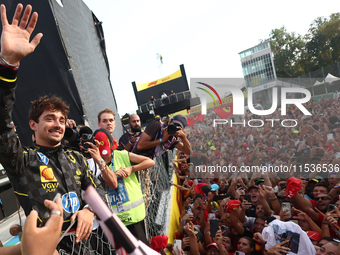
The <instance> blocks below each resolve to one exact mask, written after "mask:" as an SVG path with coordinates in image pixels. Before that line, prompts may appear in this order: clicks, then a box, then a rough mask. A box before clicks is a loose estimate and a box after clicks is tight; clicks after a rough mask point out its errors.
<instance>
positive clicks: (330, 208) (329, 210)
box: [328, 204, 337, 212]
mask: <svg viewBox="0 0 340 255" xmlns="http://www.w3.org/2000/svg"><path fill="white" fill-rule="evenodd" d="M335 207H337V206H336V205H335V204H329V205H328V212H331V211H333V210H334V209H335Z"/></svg>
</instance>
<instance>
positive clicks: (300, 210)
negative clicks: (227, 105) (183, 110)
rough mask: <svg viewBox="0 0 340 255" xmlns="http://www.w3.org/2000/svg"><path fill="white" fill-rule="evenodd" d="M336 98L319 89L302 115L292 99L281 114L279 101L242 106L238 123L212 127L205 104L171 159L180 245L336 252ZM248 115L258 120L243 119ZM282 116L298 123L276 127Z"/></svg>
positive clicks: (207, 249) (192, 249)
mask: <svg viewBox="0 0 340 255" xmlns="http://www.w3.org/2000/svg"><path fill="white" fill-rule="evenodd" d="M339 105H340V103H339V100H337V99H333V98H329V99H325V98H322V97H321V98H320V101H319V102H318V103H317V102H315V101H313V100H311V101H310V102H308V103H306V104H305V105H304V106H305V108H306V109H307V110H308V111H309V112H310V113H311V115H309V116H306V115H303V114H302V113H301V111H300V110H299V109H298V108H296V107H295V106H291V107H289V109H287V116H281V114H280V108H279V109H277V110H276V111H275V112H274V113H273V114H271V115H270V116H255V115H252V114H251V113H249V112H248V113H246V114H245V115H244V116H242V120H237V122H238V123H243V120H245V125H243V124H236V125H233V126H230V125H229V124H225V125H215V127H213V123H214V119H219V117H218V116H217V115H216V114H215V113H214V112H211V113H208V114H207V115H206V116H205V120H204V123H202V122H201V123H197V124H196V125H195V128H193V129H190V130H189V132H187V136H189V140H190V142H191V148H192V151H193V154H192V155H190V156H189V155H184V154H183V153H180V152H179V155H178V159H177V160H175V161H177V162H175V161H174V163H177V167H176V174H177V177H178V179H179V180H180V181H179V182H180V183H179V184H177V185H176V184H173V183H172V184H173V185H175V186H176V187H178V188H179V189H180V190H181V192H182V195H183V201H184V203H183V204H182V208H181V217H180V225H179V228H178V230H177V231H176V233H175V237H174V238H175V239H180V240H182V248H183V250H184V251H186V252H187V254H246V255H250V254H286V253H288V252H289V251H290V252H291V253H293V254H315V253H316V254H318V255H319V254H340V246H338V244H339V242H340V240H339V239H338V238H339V237H340V231H339V229H340V227H339V225H340V223H339V217H340V211H339V209H338V205H339V204H340V201H339V192H340V189H339V188H340V186H339V185H340V178H339V174H338V172H339V166H340V164H339V163H340V108H339ZM250 119H257V120H260V119H262V120H263V123H264V125H263V126H262V127H258V128H254V127H249V126H247V122H248V120H250ZM266 119H277V120H280V121H274V122H268V121H265V120H266ZM283 119H294V120H296V121H297V123H296V122H294V121H286V122H285V125H286V126H292V127H283V126H282V125H281V121H282V120H283ZM257 122H258V123H257V124H256V125H258V126H261V122H260V121H257ZM216 123H217V122H216ZM253 123H255V122H253ZM295 124H296V126H295ZM252 125H255V124H252ZM293 126H295V127H293ZM217 166H218V167H217ZM223 166H224V168H223ZM279 166H287V168H286V169H288V171H286V172H284V171H281V170H282V168H279ZM228 167H229V168H228ZM209 169H210V171H209ZM221 169H224V171H223V170H221ZM270 169H271V171H270ZM273 169H274V170H273ZM275 169H276V171H275ZM280 169H281V170H280ZM192 240H195V242H193V241H192ZM174 253H176V254H181V253H180V252H177V251H174Z"/></svg>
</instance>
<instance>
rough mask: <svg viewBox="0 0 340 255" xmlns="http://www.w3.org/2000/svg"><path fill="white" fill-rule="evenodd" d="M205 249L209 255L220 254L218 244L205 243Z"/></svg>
mask: <svg viewBox="0 0 340 255" xmlns="http://www.w3.org/2000/svg"><path fill="white" fill-rule="evenodd" d="M206 251H207V254H208V255H210V254H217V255H219V254H221V253H220V248H218V245H217V243H210V244H208V245H207V248H206Z"/></svg>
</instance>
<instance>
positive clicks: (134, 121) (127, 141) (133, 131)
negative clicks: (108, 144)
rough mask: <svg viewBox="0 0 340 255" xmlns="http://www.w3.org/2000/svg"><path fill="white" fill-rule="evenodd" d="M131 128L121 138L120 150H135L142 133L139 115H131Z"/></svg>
mask: <svg viewBox="0 0 340 255" xmlns="http://www.w3.org/2000/svg"><path fill="white" fill-rule="evenodd" d="M129 127H130V131H129V132H126V133H124V134H123V135H122V136H121V137H120V138H119V142H118V144H119V146H118V150H126V151H131V150H132V148H133V145H134V144H135V142H136V140H137V138H138V137H139V135H140V132H141V126H140V118H139V116H138V115H137V114H131V115H130V117H129Z"/></svg>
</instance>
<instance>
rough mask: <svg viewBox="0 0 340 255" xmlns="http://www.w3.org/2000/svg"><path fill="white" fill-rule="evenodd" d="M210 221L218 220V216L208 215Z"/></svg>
mask: <svg viewBox="0 0 340 255" xmlns="http://www.w3.org/2000/svg"><path fill="white" fill-rule="evenodd" d="M208 220H216V214H215V213H209V214H208Z"/></svg>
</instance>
